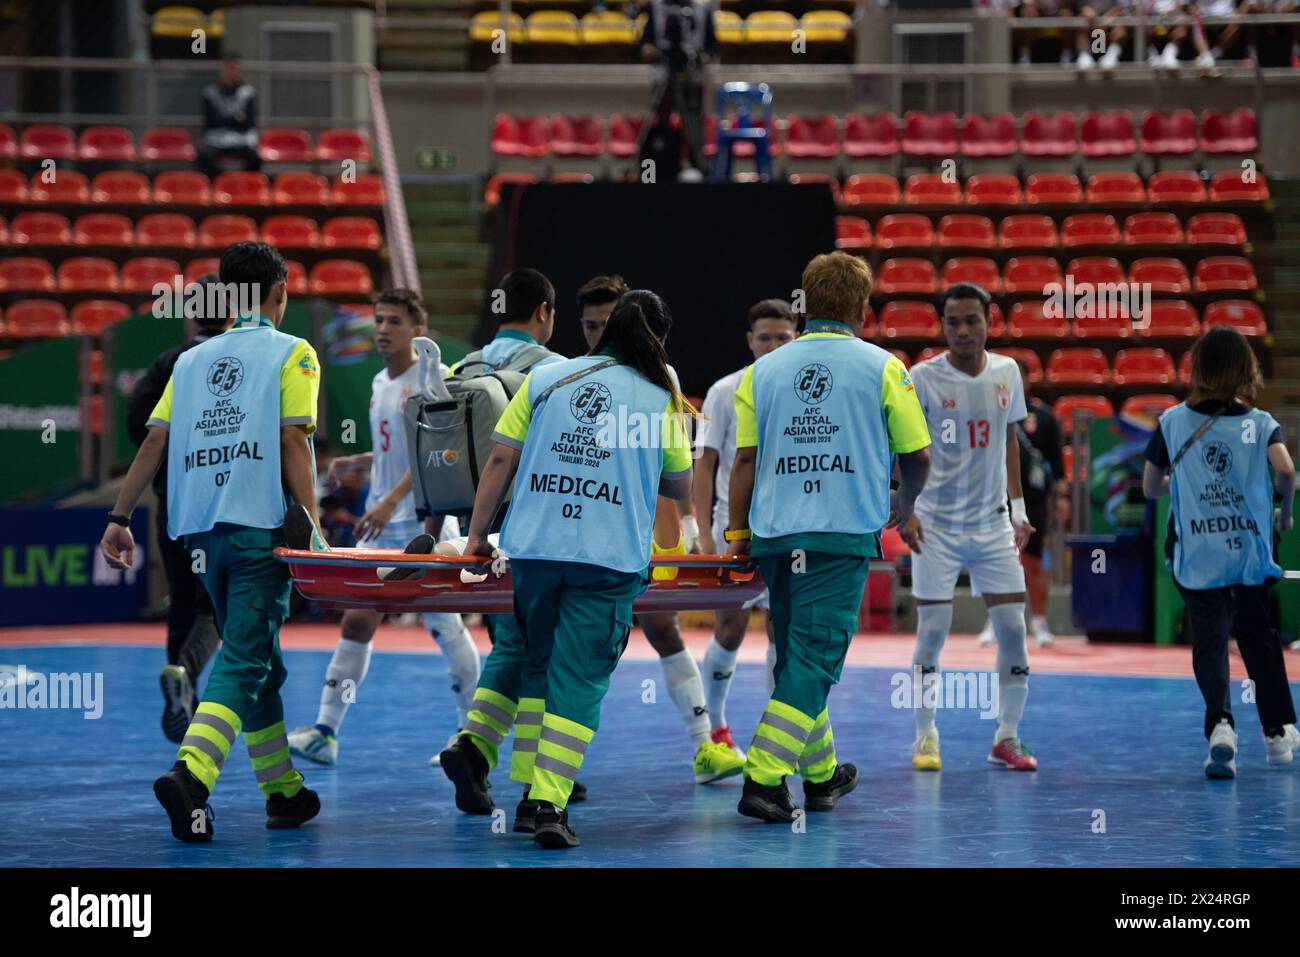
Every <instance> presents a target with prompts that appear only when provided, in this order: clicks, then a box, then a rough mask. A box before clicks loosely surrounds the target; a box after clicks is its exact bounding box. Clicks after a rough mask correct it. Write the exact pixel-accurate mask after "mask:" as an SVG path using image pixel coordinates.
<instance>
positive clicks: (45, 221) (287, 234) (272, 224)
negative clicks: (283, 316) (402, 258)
mask: <svg viewBox="0 0 1300 957" xmlns="http://www.w3.org/2000/svg"><path fill="white" fill-rule="evenodd" d="M3 226H4V222H3V220H2V219H0V245H3V244H4V242H5V234H6V230H5V229H4V228H3ZM259 232H260V238H261V240H262V241H263V242H267V243H270V244H271V245H272V246H276V247H280V248H287V249H317V248H324V249H379V248H380V247H381V246H382V245H383V238H382V236H381V235H380V231H379V224H378V223H376V222H375V221H374V220H373V219H369V218H367V217H364V216H337V217H335V218H334V219H330V220H327V221H326V222H325V224H324V227H322V226H320V225H319V224H318V223H317V222H316V220H314V219H309V218H308V217H306V216H271V217H269V218H267V219H266V220H265V221H264V222H263V223H262V225H261V229H260V231H259V229H258V225H257V223H256V222H254V221H253V220H252V219H250V218H249V217H247V216H228V215H217V216H208V217H206V218H205V219H203V220H202V221H201V222H198V223H195V221H194V220H192V219H190V217H188V216H185V215H183V214H181V213H154V214H152V215H149V216H145V217H143V218H142V219H141V220H140V222H139V223H137V224H132V222H131V220H129V219H127V217H125V216H122V215H119V214H117V213H89V214H87V215H85V216H81V217H78V219H77V221H76V222H75V223H69V221H68V219H67V217H66V216H61V215H59V214H58V213H19V214H18V215H17V216H15V217H14V219H13V222H12V223H10V224H9V228H8V230H7V234H8V245H10V246H120V247H129V246H169V247H176V248H180V249H193V248H195V247H219V248H224V247H226V246H229V245H230V244H231V243H238V242H247V241H256V240H257V239H258V238H259Z"/></svg>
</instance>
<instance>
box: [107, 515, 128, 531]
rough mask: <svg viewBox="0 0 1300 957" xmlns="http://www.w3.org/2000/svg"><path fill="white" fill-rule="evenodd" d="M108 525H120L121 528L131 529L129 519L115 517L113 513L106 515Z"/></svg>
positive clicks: (123, 516)
mask: <svg viewBox="0 0 1300 957" xmlns="http://www.w3.org/2000/svg"><path fill="white" fill-rule="evenodd" d="M108 524H110V525H121V526H122V527H123V528H130V527H131V519H129V518H128V517H127V516H125V515H117V514H115V513H113V512H109V513H108Z"/></svg>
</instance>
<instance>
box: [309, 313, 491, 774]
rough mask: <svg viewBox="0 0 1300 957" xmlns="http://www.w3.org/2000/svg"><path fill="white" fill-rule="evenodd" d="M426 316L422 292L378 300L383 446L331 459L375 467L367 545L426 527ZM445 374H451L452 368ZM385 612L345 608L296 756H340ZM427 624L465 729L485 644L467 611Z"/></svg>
mask: <svg viewBox="0 0 1300 957" xmlns="http://www.w3.org/2000/svg"><path fill="white" fill-rule="evenodd" d="M425 322H426V313H425V310H424V304H423V303H422V302H421V301H420V297H419V296H418V295H417V294H416V293H414V292H412V291H410V290H407V289H391V290H388V291H386V292H383V293H380V295H379V298H378V300H377V301H376V303H375V331H374V337H375V348H376V350H377V351H378V352H379V355H380V356H381V357H382V358H383V360H384V368H383V369H381V370H380V371H379V372H378V373H377V374H376V375H375V379H374V382H373V384H372V386H371V390H372V391H371V395H370V433H371V440H372V442H373V443H374V447H375V450H374V452H363V453H360V454H358V455H346V456H340V457H338V458H336V459H334V461H333V462H332V463H331V464H330V473H331V477H332V476H333V475H334V474H335V472H336V471H337V470H340V469H346V468H354V469H355V468H363V469H364V468H369V470H370V494H369V496H368V497H367V498H366V512H365V514H364V515H363V516H362V517H361V519H360V521H358V522H357V525H356V536H357V543H358V546H359V547H364V548H396V549H403V548H405V547H406V545H407V543H408V542H410V541H411V539H413V538H415V537H416V536H417V535H419V534H421V533H422V532H423V531H424V527H423V524H422V523H421V521H420V520H419V519H418V518H417V517H416V514H415V499H414V497H413V496H412V495H411V472H410V457H409V456H408V454H407V450H406V433H405V430H404V426H403V419H402V410H403V408H404V406H405V405H406V400H407V398H409V397H410V396H412V395H414V394H415V393H417V392H419V391H420V378H419V373H420V367H419V363H418V362H417V360H416V352H415V347H414V346H413V345H412V340H414V339H415V338H416V337H417V336H423V335H424V334H425ZM441 375H443V376H445V375H446V369H445V368H444V369H442V370H441ZM459 534H460V529H459V527H458V524H457V522H456V520H455V519H454V518H448V519H447V520H446V521H445V522H444V523H443V526H442V528H441V529H440V534H439V535H438V538H439V539H447V538H453V537H455V536H457V535H459ZM383 618H384V616H383V614H382V613H381V612H377V611H371V610H369V609H358V608H352V609H348V610H347V611H345V612H344V613H343V623H342V628H343V634H342V636H341V637H340V638H339V643H338V646H337V647H336V648H335V649H334V657H333V658H331V659H330V663H329V667H328V668H326V670H325V687H324V688H323V689H322V691H321V698H320V710H319V712H318V713H317V715H316V723H315V724H314V725H313V726H311V727H301V728H298V729H297V730H295V731H293V732H292V733H290V735H289V750H290V751H291V752H292V753H293V754H294V755H295V756H297V757H300V758H305V759H306V760H308V761H315V762H316V763H317V764H325V765H332V764H334V763H335V762H336V761H337V760H338V754H339V745H338V733H339V728H340V726H341V725H342V723H343V717H344V715H346V714H347V711H348V706H349V705H350V704H352V703H353V702H355V701H356V700H357V696H358V695H357V689H358V688H359V686H360V685H361V682H362V681H364V680H365V677H366V672H367V671H368V670H369V668H370V654H371V647H372V639H373V638H374V637H375V631H376V630H377V629H378V628H379V625H380V622H382V621H383ZM424 626H425V628H427V629H428V630H429V634H430V635H432V636H433V640H434V641H436V642H437V643H438V647H439V648H440V649H441V651H442V655H443V658H444V659H445V661H446V664H447V677H448V679H449V680H450V683H451V691H452V694H453V695H454V696H455V698H456V711H457V714H458V717H459V720H458V723H457V727H458V728H459V727H464V726H465V722H466V714H467V712H468V710H469V705H470V700H471V699H472V698H473V696H474V688H475V686H476V685H477V684H478V675H479V657H478V649H477V648H476V647H475V646H474V640H473V638H471V637H470V634H469V631H468V630H467V629H466V628H465V625H464V623H463V622H462V621H461V618H460V615H455V614H448V613H428V614H425V615H424Z"/></svg>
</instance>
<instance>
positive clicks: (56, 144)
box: [0, 124, 370, 164]
mask: <svg viewBox="0 0 1300 957" xmlns="http://www.w3.org/2000/svg"><path fill="white" fill-rule="evenodd" d="M258 141H259V145H258V152H259V153H260V154H261V157H262V159H263V160H265V161H266V162H268V163H326V162H341V161H343V160H354V161H355V162H357V163H359V164H366V163H369V162H370V137H369V136H367V135H366V134H365V133H361V132H358V131H356V130H345V129H333V130H326V131H325V132H323V133H321V135H320V136H319V137H318V138H317V140H316V141H315V143H313V142H312V138H311V135H310V134H309V133H308V132H307V131H306V130H302V129H296V128H293V127H271V128H268V129H263V130H260V131H259V133H258ZM194 158H195V149H194V139H193V137H191V136H190V133H189V131H188V130H186V129H183V128H181V127H176V126H166V127H159V128H157V129H151V130H148V131H146V132H145V134H144V135H143V136H142V137H141V138H140V144H139V147H138V148H137V146H136V141H135V135H134V134H133V133H132V132H131V131H130V130H128V129H126V128H125V127H122V126H90V127H87V128H86V129H84V130H83V131H82V132H81V135H80V136H77V135H76V134H75V133H73V131H72V130H71V129H69V128H68V127H66V126H57V125H51V124H37V125H33V126H28V127H26V128H24V129H23V131H22V134H21V135H20V136H17V137H15V136H14V131H13V129H12V128H11V127H9V126H6V125H4V124H0V159H22V160H33V161H37V160H46V159H53V160H61V161H64V162H73V161H77V160H80V161H83V162H113V163H134V162H136V161H137V160H145V161H147V162H177V163H192V162H194Z"/></svg>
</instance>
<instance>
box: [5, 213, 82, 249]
mask: <svg viewBox="0 0 1300 957" xmlns="http://www.w3.org/2000/svg"><path fill="white" fill-rule="evenodd" d="M9 241H10V242H11V243H12V244H13V245H15V246H69V245H71V244H72V226H71V224H69V222H68V217H66V216H60V215H59V214H58V213H19V214H18V215H17V216H15V217H14V221H13V222H12V223H11V224H10V225H9Z"/></svg>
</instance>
